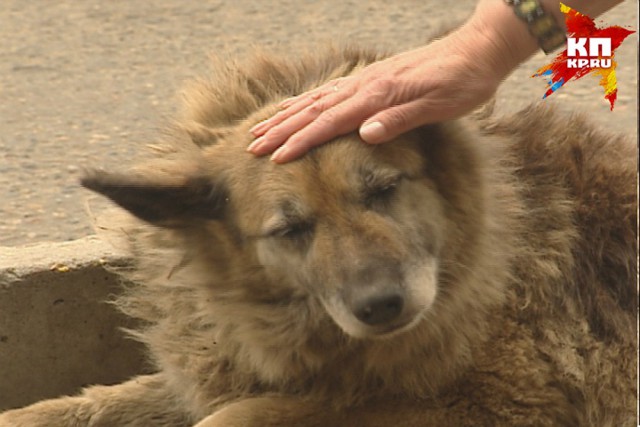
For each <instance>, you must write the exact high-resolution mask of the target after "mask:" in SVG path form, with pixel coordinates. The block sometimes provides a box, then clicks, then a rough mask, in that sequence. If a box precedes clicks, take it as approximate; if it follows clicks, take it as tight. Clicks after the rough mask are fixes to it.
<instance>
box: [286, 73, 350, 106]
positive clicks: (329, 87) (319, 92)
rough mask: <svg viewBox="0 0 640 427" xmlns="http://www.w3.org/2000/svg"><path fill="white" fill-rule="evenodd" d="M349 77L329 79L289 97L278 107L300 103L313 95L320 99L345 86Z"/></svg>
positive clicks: (314, 97)
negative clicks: (313, 87)
mask: <svg viewBox="0 0 640 427" xmlns="http://www.w3.org/2000/svg"><path fill="white" fill-rule="evenodd" d="M347 79H348V78H347V77H340V78H337V79H333V80H329V81H328V82H326V83H324V84H322V85H320V86H318V87H317V88H315V89H312V90H309V91H307V92H304V93H301V94H300V95H297V96H293V97H291V98H287V99H285V100H284V101H282V102H281V103H280V104H278V107H280V108H282V109H287V108H290V107H291V106H292V105H294V104H296V103H298V102H299V101H300V100H302V99H304V98H307V97H311V98H313V99H319V98H321V97H322V96H326V95H328V94H330V93H331V92H335V91H337V90H339V89H341V88H343V87H344V86H345V84H344V83H345V82H346V81H347Z"/></svg>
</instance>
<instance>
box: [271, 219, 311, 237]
mask: <svg viewBox="0 0 640 427" xmlns="http://www.w3.org/2000/svg"><path fill="white" fill-rule="evenodd" d="M313 228H314V227H313V224H312V223H311V222H296V223H288V224H284V225H282V226H279V227H277V228H275V229H273V230H270V231H269V232H268V234H267V235H268V236H269V237H279V238H283V239H298V238H303V237H307V236H308V235H310V234H311V233H312V232H313Z"/></svg>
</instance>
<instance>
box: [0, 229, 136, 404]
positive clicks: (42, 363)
mask: <svg viewBox="0 0 640 427" xmlns="http://www.w3.org/2000/svg"><path fill="white" fill-rule="evenodd" d="M127 262H128V260H127V258H126V257H125V256H124V255H123V254H121V253H118V252H117V251H116V250H115V249H113V248H112V247H111V246H109V245H108V244H107V243H104V242H102V241H101V240H99V239H98V238H97V237H96V236H89V237H86V238H83V239H79V240H75V241H72V242H64V243H43V244H38V245H33V246H24V247H0V411H2V410H5V409H9V408H15V407H21V406H25V405H28V404H30V403H33V402H35V401H38V400H41V399H45V398H51V397H56V396H60V395H65V394H73V393H76V392H77V391H78V390H79V389H80V388H81V387H83V386H86V385H90V384H113V383H117V382H120V381H122V380H124V379H126V378H129V377H131V376H133V375H136V374H137V373H140V372H143V371H144V370H145V369H144V367H145V365H146V364H145V359H144V356H143V355H142V351H141V350H142V348H141V345H140V344H138V343H136V342H135V341H133V340H131V339H129V338H127V337H125V334H124V333H123V332H122V331H120V329H119V328H121V327H130V326H132V322H131V320H128V319H126V318H125V317H124V316H123V315H122V314H120V313H118V312H117V311H116V310H115V309H114V308H113V307H112V306H111V305H110V304H108V303H106V301H107V300H109V299H110V298H111V297H112V296H113V295H115V294H117V293H118V292H119V290H120V285H119V283H120V282H119V279H118V277H117V276H116V275H115V274H113V273H112V272H110V271H109V270H108V269H107V267H108V266H115V265H123V264H124V263H127Z"/></svg>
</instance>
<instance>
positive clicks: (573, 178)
mask: <svg viewBox="0 0 640 427" xmlns="http://www.w3.org/2000/svg"><path fill="white" fill-rule="evenodd" d="M375 59H376V57H375V56H374V55H371V54H367V53H363V52H360V51H357V50H352V49H344V50H330V51H329V52H327V54H326V55H323V56H317V57H315V58H312V57H309V58H306V59H303V60H301V61H299V62H295V61H287V60H281V59H276V58H274V57H272V56H266V55H259V54H257V55H255V57H254V58H253V59H252V60H250V61H248V62H246V63H242V64H226V65H224V66H223V65H222V64H220V67H219V68H218V71H217V74H216V75H215V76H214V77H213V79H211V80H210V81H206V82H199V83H197V84H195V85H194V87H193V88H192V89H191V91H190V92H189V93H188V95H187V111H186V113H185V115H184V117H183V118H181V119H180V120H179V121H178V123H179V124H178V126H176V131H175V132H174V135H173V136H172V138H171V141H169V142H167V143H165V144H164V145H163V146H162V147H159V148H158V150H157V151H158V152H159V154H158V155H157V158H156V159H155V160H152V161H150V162H149V163H148V164H144V165H142V166H141V167H139V168H138V169H136V170H134V171H132V172H131V173H127V174H116V173H110V172H96V173H93V174H90V175H89V176H87V177H86V178H85V179H84V181H83V184H84V185H85V186H86V187H88V188H90V189H93V190H95V191H98V192H100V193H102V194H104V195H106V196H108V197H110V198H111V199H113V200H114V201H115V202H116V203H117V204H119V205H121V206H122V207H124V208H125V209H126V210H127V211H129V212H130V213H132V214H133V216H135V217H137V219H133V220H132V225H131V226H130V227H129V228H127V231H126V235H127V236H128V238H129V241H130V246H131V250H132V254H133V256H134V259H135V262H136V265H135V269H134V271H132V272H127V273H126V274H127V277H128V278H129V279H130V280H131V282H132V283H133V284H132V285H131V286H130V287H129V288H128V290H127V292H126V295H125V296H124V297H122V298H121V299H120V300H119V306H120V307H121V308H122V310H124V311H125V312H126V313H128V314H130V315H131V316H134V317H136V318H138V319H141V320H142V321H143V322H144V327H143V328H141V329H140V330H138V331H135V332H134V333H135V335H136V336H137V337H138V338H139V339H140V340H142V341H143V342H144V343H146V344H147V345H148V347H149V351H150V354H151V357H152V359H153V361H154V362H155V364H156V365H157V368H158V373H157V374H155V375H150V376H142V377H138V378H135V379H133V380H131V381H129V382H127V383H124V384H121V385H117V386H112V387H92V388H88V389H87V390H85V392H84V393H83V394H82V395H80V396H77V397H66V398H61V399H56V400H50V401H44V402H40V403H38V404H35V405H32V406H30V407H28V408H25V409H20V410H14V411H9V412H6V413H5V414H3V415H0V425H2V426H12V427H15V426H20V427H34V426H140V427H152V426H157V427H169V426H171V427H175V426H191V425H194V424H196V425H197V426H199V427H204V426H207V427H213V426H220V427H230V426H260V427H263V426H304V427H311V426H318V427H320V426H385V427H386V426H411V427H413V426H416V427H417V426H439V427H447V426H451V427H454V426H455V427H459V426H571V427H575V426H597V427H604V426H612V427H614V426H615V427H620V426H631V425H635V396H636V378H635V377H636V351H635V338H636V317H635V316H636V301H637V295H636V288H635V280H636V232H635V230H636V184H635V171H636V164H635V159H636V153H635V147H634V145H633V143H632V142H631V141H630V140H628V139H625V138H623V137H621V136H616V135H611V134H607V133H604V132H600V131H597V130H594V129H593V128H592V127H591V126H590V125H589V124H588V123H587V122H586V121H585V120H584V119H583V118H580V117H575V116H571V117H563V116H560V115H559V114H556V113H554V112H552V111H549V110H547V109H545V108H542V107H536V108H531V109H528V110H525V111H523V112H520V113H518V114H517V115H515V116H514V117H513V118H510V119H506V120H501V121H497V122H496V121H492V120H490V119H488V118H475V119H473V118H468V119H465V120H461V121H455V122H449V123H442V124H438V125H433V126H425V127H423V128H421V129H418V130H416V131H413V132H410V133H408V134H406V135H404V136H402V137H400V138H398V140H397V141H395V142H393V143H389V144H384V145H379V146H375V147H374V146H369V145H366V144H363V143H362V142H361V141H360V140H359V138H358V136H357V135H355V134H351V135H347V136H344V137H341V138H337V139H336V140H335V141H332V142H331V143H328V144H326V145H324V146H322V147H321V148H318V149H316V150H314V151H312V152H311V153H309V154H308V155H306V156H305V157H303V158H302V159H300V160H298V161H295V162H292V163H289V164H286V165H280V166H278V165H274V164H273V163H271V162H269V160H268V159H265V158H256V157H254V156H253V155H251V154H248V153H246V151H245V148H246V146H247V145H248V144H249V143H250V142H251V138H250V135H249V132H248V129H249V128H250V127H251V126H252V125H253V124H255V123H256V122H258V121H259V120H261V119H264V118H266V117H268V116H269V115H271V114H272V113H273V112H274V111H275V108H276V107H275V104H276V103H277V102H278V101H279V100H281V99H283V98H284V97H288V96H291V95H294V94H298V93H300V92H302V91H304V90H305V89H308V88H310V87H313V86H316V85H318V84H320V83H322V82H324V81H326V80H328V79H331V78H335V77H338V76H344V75H348V74H349V73H351V72H353V70H354V69H357V68H359V67H362V66H363V65H364V64H366V63H369V62H371V61H373V60H375Z"/></svg>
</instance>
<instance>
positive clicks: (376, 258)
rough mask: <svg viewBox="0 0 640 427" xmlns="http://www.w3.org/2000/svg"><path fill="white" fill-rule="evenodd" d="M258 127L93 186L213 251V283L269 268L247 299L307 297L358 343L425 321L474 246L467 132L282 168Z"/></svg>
mask: <svg viewBox="0 0 640 427" xmlns="http://www.w3.org/2000/svg"><path fill="white" fill-rule="evenodd" d="M248 126H249V125H248V124H246V125H241V126H239V127H238V129H236V130H233V131H227V132H224V133H223V134H222V136H221V137H220V138H219V140H218V141H217V142H215V143H212V144H204V143H200V144H191V148H189V149H188V150H186V151H185V153H183V154H178V155H177V157H178V158H179V160H177V161H175V162H174V161H172V160H170V159H166V158H165V159H163V160H162V161H160V162H158V163H157V164H153V166H152V167H147V168H146V169H144V172H140V173H135V174H131V175H120V174H112V173H106V172H95V173H92V174H89V175H87V176H86V177H85V178H84V179H83V185H84V186H85V187H88V188H90V189H92V190H94V191H97V192H99V193H101V194H103V195H106V196H107V197H109V198H111V199H112V200H113V201H115V202H116V203H117V204H119V205H120V206H122V207H124V208H125V209H126V210H128V211H129V212H131V213H132V214H133V215H135V216H136V217H138V218H140V219H142V220H143V221H145V222H148V223H150V224H152V225H154V226H156V227H159V228H161V229H172V230H175V232H177V233H178V234H180V233H182V234H183V237H184V240H185V242H186V243H185V244H186V245H189V244H192V246H193V247H199V248H200V249H199V250H200V251H202V252H203V255H202V256H203V257H206V256H207V255H206V254H213V253H215V254H216V256H210V257H208V258H207V259H206V260H205V264H209V267H211V271H212V272H213V271H215V275H213V273H212V278H211V280H222V281H225V280H226V281H232V282H234V286H240V287H242V286H244V284H243V283H237V282H238V281H237V279H236V280H233V277H234V276H237V272H238V271H239V270H242V269H243V268H244V269H246V270H252V271H259V275H258V276H259V277H261V279H260V283H258V284H256V283H255V282H254V283H252V284H251V289H250V290H248V291H247V292H245V293H243V298H263V299H264V300H265V301H267V300H269V303H271V304H287V301H286V298H287V297H286V295H292V294H296V295H304V297H305V298H309V299H311V300H314V301H319V302H320V304H318V305H319V306H322V307H324V309H325V310H326V312H327V313H328V315H329V316H330V317H331V319H333V321H335V323H336V324H337V325H339V327H340V328H341V329H342V330H343V331H344V332H346V333H347V334H348V335H350V336H353V337H358V338H375V337H385V336H389V335H392V334H395V333H398V332H400V331H404V330H407V329H409V328H411V327H412V326H413V325H416V324H417V323H418V322H419V321H420V320H421V319H423V318H424V316H425V314H426V313H428V312H429V310H430V309H432V306H433V305H434V303H436V301H437V299H438V295H439V292H441V291H442V289H440V288H441V287H442V286H446V284H445V282H446V278H445V277H444V276H443V273H444V271H445V270H446V268H447V265H448V264H451V263H455V262H456V261H455V256H454V255H452V254H451V246H452V245H465V244H466V243H465V242H468V244H469V245H472V242H473V240H474V236H473V234H474V233H475V231H474V229H473V227H471V226H470V225H469V224H472V223H473V221H470V222H467V218H468V217H469V216H470V215H471V216H473V214H474V211H475V210H477V209H480V207H479V206H476V205H475V204H474V203H470V202H469V200H470V199H471V200H473V199H475V197H470V195H473V194H474V192H476V193H477V192H480V191H481V189H480V187H479V184H478V183H477V182H474V180H475V178H474V176H475V172H474V166H473V159H470V158H466V157H465V156H464V155H463V154H461V152H460V151H459V150H458V151H457V153H456V147H455V146H456V145H459V144H460V143H459V141H457V139H460V138H457V136H456V135H454V134H453V133H451V132H448V131H446V129H443V128H441V127H430V128H425V129H421V130H418V131H416V132H413V133H410V134H407V135H405V136H402V137H400V138H398V139H397V140H396V141H393V142H390V143H387V144H384V145H379V146H370V145H367V144H365V143H363V142H362V141H361V140H360V139H359V138H358V136H357V135H355V134H351V135H347V136H344V137H341V138H338V139H337V140H335V141H332V142H330V143H328V144H325V145H324V146H321V147H319V148H317V149H315V150H313V151H312V152H311V153H309V154H307V155H306V156H304V157H303V158H301V159H299V160H297V161H294V162H291V163H288V164H285V165H276V164H273V163H272V162H270V161H269V160H268V159H267V158H256V157H254V156H253V155H252V154H249V153H247V152H246V151H245V147H246V146H247V144H248V143H249V142H250V138H249V134H248V131H247V128H248ZM214 133H215V132H212V133H211V134H212V135H213V134H214ZM218 136H220V135H218ZM199 145H200V147H199ZM194 147H195V148H194ZM202 147H204V148H202ZM458 148H459V147H458ZM178 151H179V150H178ZM174 154H175V153H174ZM172 155H173V154H172ZM169 157H171V156H169ZM452 169H453V170H452ZM462 193H464V195H463V194H462ZM189 239H192V240H193V242H192V243H189ZM198 245H200V246H198ZM214 276H215V277H214ZM213 286H214V287H215V284H214V285H213ZM247 286H249V285H248V284H247ZM269 288H273V289H278V292H276V291H273V293H269ZM283 289H288V290H290V293H289V294H288V293H287V292H281V291H282V290H283ZM278 298H282V299H283V300H282V301H278Z"/></svg>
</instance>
